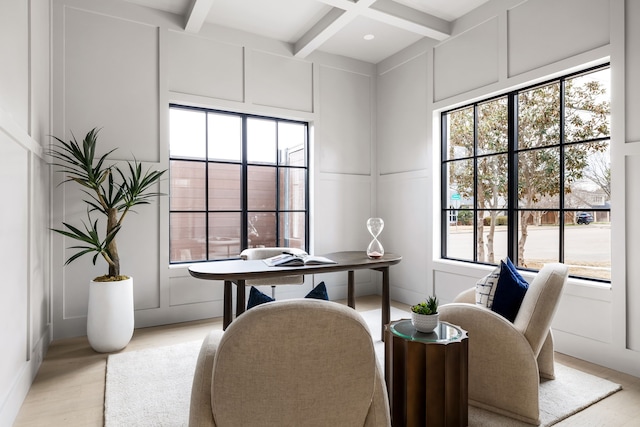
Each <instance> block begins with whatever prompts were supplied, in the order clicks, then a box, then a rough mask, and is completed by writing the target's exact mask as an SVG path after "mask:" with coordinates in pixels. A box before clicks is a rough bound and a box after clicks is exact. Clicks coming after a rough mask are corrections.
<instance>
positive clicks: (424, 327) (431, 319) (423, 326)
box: [411, 311, 440, 333]
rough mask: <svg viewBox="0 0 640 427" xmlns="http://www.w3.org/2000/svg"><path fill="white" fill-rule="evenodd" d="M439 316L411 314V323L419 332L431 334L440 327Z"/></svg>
mask: <svg viewBox="0 0 640 427" xmlns="http://www.w3.org/2000/svg"><path fill="white" fill-rule="evenodd" d="M439 317H440V315H439V314H418V313H414V312H413V311H412V312H411V323H412V324H413V327H414V328H416V330H417V331H418V332H424V333H429V332H433V330H434V329H435V328H436V327H437V326H438V318H439Z"/></svg>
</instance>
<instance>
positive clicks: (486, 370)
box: [439, 263, 568, 425]
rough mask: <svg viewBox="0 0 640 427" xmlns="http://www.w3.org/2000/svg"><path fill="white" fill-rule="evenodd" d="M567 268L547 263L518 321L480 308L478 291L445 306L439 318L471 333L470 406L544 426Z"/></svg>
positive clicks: (531, 285) (539, 274) (525, 298)
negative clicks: (541, 391) (544, 390)
mask: <svg viewBox="0 0 640 427" xmlns="http://www.w3.org/2000/svg"><path fill="white" fill-rule="evenodd" d="M567 276H568V269H567V267H566V266H565V265H563V264H559V263H555V264H547V265H545V266H544V267H543V268H542V269H541V270H540V272H539V273H538V274H537V275H536V277H535V278H534V280H533V281H532V283H531V284H530V285H529V289H528V290H527V293H526V294H525V296H524V299H523V301H522V305H521V306H520V309H519V311H518V315H517V316H516V318H515V320H514V322H513V323H511V322H510V321H508V320H507V319H505V318H504V317H502V316H500V315H499V314H497V313H495V312H493V311H491V310H489V309H487V308H485V307H482V306H478V305H475V288H473V289H469V290H467V291H465V292H463V293H461V294H460V295H458V297H457V298H456V300H455V302H454V303H452V304H445V305H442V306H441V307H440V309H439V312H440V319H441V320H444V321H446V322H450V323H453V324H455V325H459V326H461V327H462V328H463V329H465V330H467V332H468V333H469V404H470V405H474V406H477V407H480V408H484V409H488V410H490V411H493V412H497V413H500V414H503V415H506V416H509V417H512V418H516V419H519V420H521V421H524V422H527V423H530V424H534V425H538V424H540V410H539V405H538V387H539V384H540V377H543V378H550V379H553V378H554V368H553V364H554V361H553V336H552V334H551V329H550V326H551V321H552V320H553V316H554V314H555V312H556V309H557V307H558V302H559V300H560V296H561V294H562V288H563V287H564V284H565V283H566V281H567Z"/></svg>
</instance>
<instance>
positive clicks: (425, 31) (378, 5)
mask: <svg viewBox="0 0 640 427" xmlns="http://www.w3.org/2000/svg"><path fill="white" fill-rule="evenodd" d="M363 15H364V16H366V17H368V18H371V19H375V20H376V21H380V22H383V23H385V24H388V25H393V26H395V27H398V28H400V29H403V30H407V31H411V32H412V33H416V34H420V35H423V36H425V37H429V38H432V39H435V40H439V41H442V40H445V39H447V38H448V37H450V36H451V23H450V22H449V21H445V20H444V19H441V18H438V17H436V16H433V15H429V14H428V13H424V12H421V11H419V10H416V9H413V8H410V7H408V6H405V5H403V4H400V3H397V2H395V1H392V0H378V1H376V2H375V3H374V4H373V5H372V6H371V7H370V8H368V9H367V10H366V11H365V12H364V14H363Z"/></svg>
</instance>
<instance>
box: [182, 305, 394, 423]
mask: <svg viewBox="0 0 640 427" xmlns="http://www.w3.org/2000/svg"><path fill="white" fill-rule="evenodd" d="M189 425H190V426H249V425H260V426H278V427H281V426H319V427H320V426H321V427H325V426H356V425H358V426H390V425H391V424H390V415H389V402H388V398H387V391H386V387H385V383H384V376H383V374H382V372H381V368H380V365H379V364H378V362H377V360H376V356H375V352H374V347H373V342H372V339H371V335H370V334H369V331H368V329H367V325H366V324H365V323H364V321H363V319H362V316H360V314H359V313H358V312H356V311H355V310H353V309H351V308H349V307H347V306H344V305H341V304H337V303H334V302H330V301H320V300H314V299H293V300H283V301H276V302H270V303H267V304H262V305H259V306H257V307H254V308H252V309H251V310H248V311H247V312H246V313H244V314H243V315H242V316H240V317H239V318H238V319H237V320H236V321H235V322H233V323H232V324H231V325H230V326H229V327H228V328H227V330H226V331H225V332H224V333H222V332H221V331H214V332H211V333H210V334H209V336H208V337H207V338H206V339H205V340H204V342H203V344H202V348H201V350H200V355H199V357H198V361H197V365H196V370H195V375H194V379H193V387H192V391H191V408H190V414H189Z"/></svg>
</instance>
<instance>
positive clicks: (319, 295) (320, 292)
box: [305, 282, 329, 301]
mask: <svg viewBox="0 0 640 427" xmlns="http://www.w3.org/2000/svg"><path fill="white" fill-rule="evenodd" d="M305 298H314V299H323V300H325V301H329V294H327V287H326V286H325V284H324V282H320V283H318V286H316V287H315V288H313V289H312V290H311V292H309V293H308V294H307V295H306V296H305Z"/></svg>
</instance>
